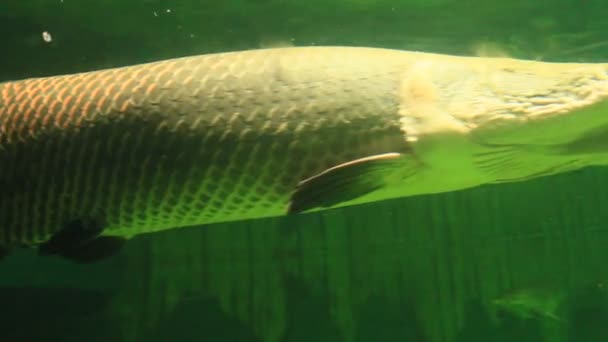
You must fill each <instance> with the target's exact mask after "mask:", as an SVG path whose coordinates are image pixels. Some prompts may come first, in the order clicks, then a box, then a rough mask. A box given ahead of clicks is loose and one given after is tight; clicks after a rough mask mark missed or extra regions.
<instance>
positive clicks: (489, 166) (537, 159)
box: [473, 145, 580, 183]
mask: <svg viewBox="0 0 608 342" xmlns="http://www.w3.org/2000/svg"><path fill="white" fill-rule="evenodd" d="M486 146H487V147H488V149H487V151H484V152H479V153H476V154H475V155H473V161H474V163H475V166H476V167H477V168H478V169H479V170H481V171H482V172H484V173H485V174H486V175H488V176H490V177H492V178H493V182H494V183H502V182H513V181H523V180H527V179H532V178H537V177H542V176H548V175H552V174H556V173H561V172H566V171H570V170H574V169H576V168H578V167H579V164H580V161H579V160H578V159H576V158H574V157H572V158H568V157H563V156H560V155H557V154H554V153H552V151H551V150H550V148H551V147H550V146H549V147H548V146H534V145H486Z"/></svg>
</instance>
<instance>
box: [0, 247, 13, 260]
mask: <svg viewBox="0 0 608 342" xmlns="http://www.w3.org/2000/svg"><path fill="white" fill-rule="evenodd" d="M10 253H11V251H10V250H9V249H8V247H4V246H0V260H2V259H4V258H6V257H7V256H8V255H9V254H10Z"/></svg>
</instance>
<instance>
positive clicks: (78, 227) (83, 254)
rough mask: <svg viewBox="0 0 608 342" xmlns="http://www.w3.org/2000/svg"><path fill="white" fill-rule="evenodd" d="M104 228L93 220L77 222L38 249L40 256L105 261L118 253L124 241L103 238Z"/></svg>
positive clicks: (76, 260) (66, 227) (109, 237)
mask: <svg viewBox="0 0 608 342" xmlns="http://www.w3.org/2000/svg"><path fill="white" fill-rule="evenodd" d="M102 232H103V226H102V225H100V224H99V223H98V222H96V221H93V220H75V221H72V222H70V223H69V224H67V225H66V226H65V228H63V229H62V230H61V231H59V232H58V233H57V234H55V235H53V236H52V237H51V238H50V239H49V241H47V242H45V243H44V244H42V245H40V246H39V247H38V253H39V254H40V255H59V256H62V257H64V258H67V259H70V260H72V261H75V262H79V263H90V262H95V261H99V260H101V259H105V258H107V257H109V256H111V255H113V254H114V253H116V252H117V251H118V250H119V249H120V248H121V247H122V245H123V244H124V239H122V238H118V237H111V236H101V233H102Z"/></svg>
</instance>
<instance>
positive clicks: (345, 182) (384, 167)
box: [287, 153, 415, 214]
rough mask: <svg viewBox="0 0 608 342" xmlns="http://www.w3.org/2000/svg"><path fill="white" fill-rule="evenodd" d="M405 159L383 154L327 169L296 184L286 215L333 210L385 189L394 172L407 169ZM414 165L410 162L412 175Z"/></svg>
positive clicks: (398, 154) (404, 157)
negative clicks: (319, 209) (334, 207)
mask: <svg viewBox="0 0 608 342" xmlns="http://www.w3.org/2000/svg"><path fill="white" fill-rule="evenodd" d="M408 158H410V157H409V156H404V155H402V154H400V153H386V154H380V155H374V156H370V157H366V158H361V159H356V160H353V161H350V162H347V163H344V164H340V165H337V166H334V167H332V168H329V169H327V170H325V171H323V172H321V173H319V174H317V175H315V176H313V177H310V178H308V179H306V180H304V181H302V182H300V183H299V184H298V186H297V188H296V190H295V192H294V193H293V194H292V196H291V199H290V202H289V207H288V210H287V212H288V213H289V214H294V213H300V212H303V211H306V210H310V209H314V208H327V207H332V206H334V205H337V204H339V203H342V202H346V201H349V200H353V199H355V198H358V197H361V196H363V195H365V194H368V193H370V192H372V191H374V190H377V189H379V188H381V187H384V186H386V185H387V184H388V183H389V179H390V178H391V176H393V175H394V174H395V173H396V171H397V170H400V169H401V168H408V163H407V159H408ZM414 164H415V163H409V167H410V168H411V170H410V171H412V173H413V172H415V170H413V169H414V168H415V166H414ZM406 174H407V172H406V173H404V174H403V176H405V175H406Z"/></svg>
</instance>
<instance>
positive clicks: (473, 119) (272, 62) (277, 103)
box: [0, 47, 608, 254]
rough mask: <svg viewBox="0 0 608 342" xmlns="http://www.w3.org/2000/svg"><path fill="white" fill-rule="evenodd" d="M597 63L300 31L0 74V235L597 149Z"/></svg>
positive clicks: (65, 237)
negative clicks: (440, 50)
mask: <svg viewBox="0 0 608 342" xmlns="http://www.w3.org/2000/svg"><path fill="white" fill-rule="evenodd" d="M607 70H608V67H607V66H606V65H605V64H574V63H572V64H569V63H563V64H557V63H543V62H533V61H521V60H514V59H506V58H476V57H457V56H447V55H437V54H427V53H417V52H407V51H396V50H387V49H373V48H351V47H307V48H304V47H302V48H276V49H261V50H252V51H243V52H229V53H218V54H210V55H202V56H193V57H184V58H177V59H172V60H166V61H160V62H154V63H147V64H141V65H136V66H129V67H122V68H116V69H108V70H100V71H93V72H86V73H79V74H73V75H63V76H54V77H46V78H34V79H28V80H22V81H15V82H8V83H3V84H0V189H1V190H0V245H3V246H12V245H26V246H36V245H44V244H48V243H52V247H53V248H50V249H49V251H50V252H51V254H61V253H59V249H63V248H66V247H65V245H66V244H67V245H71V244H74V243H75V242H74V241H80V240H82V238H83V234H84V236H86V239H85V240H86V241H90V240H94V239H95V238H97V237H98V236H106V237H121V238H124V237H131V236H134V235H138V234H142V233H148V232H154V231H159V230H165V229H170V228H176V227H184V226H193V225H200V224H209V223H215V222H223V221H235V220H244V219H253V218H261V217H269V216H279V215H284V214H286V213H297V212H302V211H307V210H318V209H324V208H330V207H337V206H344V205H353V204H358V203H365V202H370V201H378V200H383V199H388V198H395V197H404V196H411V195H417V194H426V193H438V192H445V191H453V190H458V189H465V188H470V187H474V186H477V185H481V184H486V183H494V182H504V181H515V180H521V179H528V178H532V177H538V176H543V175H547V174H554V173H558V172H563V171H568V170H572V169H576V168H581V167H584V166H587V165H594V164H604V163H605V162H606V154H605V152H606V149H605V148H604V146H602V144H601V143H600V142H601V141H602V139H603V138H605V137H604V135H607V136H608V126H607V125H608V115H606V113H604V112H605V109H606V107H607V106H608V105H607V104H606V101H605V99H606V98H607V97H608V73H607ZM66 227H70V228H66ZM83 231H84V232H85V233H83ZM55 240H56V241H55ZM47 247H48V246H47Z"/></svg>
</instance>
